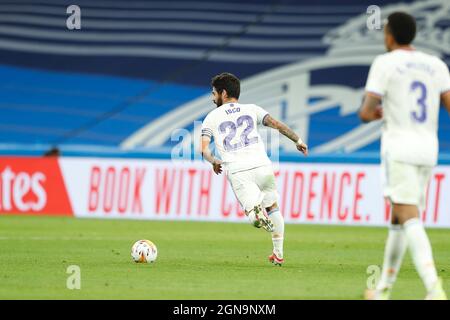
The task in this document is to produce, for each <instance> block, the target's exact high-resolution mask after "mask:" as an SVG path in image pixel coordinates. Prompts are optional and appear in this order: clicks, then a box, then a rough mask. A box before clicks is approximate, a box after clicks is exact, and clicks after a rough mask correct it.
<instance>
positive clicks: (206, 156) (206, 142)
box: [201, 136, 222, 174]
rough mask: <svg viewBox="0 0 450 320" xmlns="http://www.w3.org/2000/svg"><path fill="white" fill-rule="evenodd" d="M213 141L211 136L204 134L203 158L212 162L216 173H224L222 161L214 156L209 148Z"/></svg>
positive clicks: (202, 143)
mask: <svg viewBox="0 0 450 320" xmlns="http://www.w3.org/2000/svg"><path fill="white" fill-rule="evenodd" d="M210 143H211V138H210V137H208V136H202V140H201V153H202V157H203V159H205V160H206V161H208V162H209V163H211V164H212V166H213V170H214V172H215V173H216V174H221V173H222V161H220V160H219V159H217V158H216V157H214V156H213V154H212V152H211V149H209V144H210Z"/></svg>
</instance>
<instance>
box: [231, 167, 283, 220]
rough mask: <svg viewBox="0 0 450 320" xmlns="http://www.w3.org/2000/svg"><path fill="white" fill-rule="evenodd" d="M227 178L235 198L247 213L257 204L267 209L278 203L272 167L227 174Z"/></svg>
mask: <svg viewBox="0 0 450 320" xmlns="http://www.w3.org/2000/svg"><path fill="white" fill-rule="evenodd" d="M227 178H228V181H229V182H230V184H231V188H232V189H233V192H234V194H235V195H236V198H237V199H238V201H239V203H240V204H241V206H242V208H243V209H244V210H245V211H247V212H249V211H250V210H252V209H253V208H254V207H255V206H257V205H259V204H261V205H262V206H263V208H267V207H270V206H272V205H273V204H274V203H275V202H277V201H278V191H277V186H276V183H275V175H274V172H273V168H272V165H265V166H260V167H256V168H253V169H249V170H245V171H238V172H234V173H227Z"/></svg>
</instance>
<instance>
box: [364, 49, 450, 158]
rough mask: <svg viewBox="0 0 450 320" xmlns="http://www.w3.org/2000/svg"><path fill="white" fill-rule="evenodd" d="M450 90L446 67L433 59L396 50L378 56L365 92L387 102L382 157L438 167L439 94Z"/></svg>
mask: <svg viewBox="0 0 450 320" xmlns="http://www.w3.org/2000/svg"><path fill="white" fill-rule="evenodd" d="M448 90H450V75H449V71H448V67H447V65H446V64H445V63H444V62H443V61H441V60H440V59H439V58H437V57H435V56H432V55H429V54H426V53H423V52H420V51H416V50H404V49H397V50H394V51H392V52H389V53H385V54H382V55H379V56H378V57H376V58H375V60H374V62H373V63H372V66H371V68H370V71H369V77H368V79H367V84H366V91H367V92H371V93H373V94H376V95H378V96H380V97H381V98H382V101H383V102H382V105H383V129H382V137H381V156H382V157H383V158H386V157H387V158H390V159H393V160H396V161H400V162H405V163H410V164H414V165H426V166H433V165H435V164H436V162H437V156H438V149H439V146H438V138H437V130H438V117H439V106H440V102H441V94H443V93H444V92H447V91H448Z"/></svg>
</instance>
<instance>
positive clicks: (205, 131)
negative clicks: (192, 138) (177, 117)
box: [202, 115, 213, 138]
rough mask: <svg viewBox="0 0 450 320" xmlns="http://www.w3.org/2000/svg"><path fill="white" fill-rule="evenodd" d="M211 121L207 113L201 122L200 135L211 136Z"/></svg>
mask: <svg viewBox="0 0 450 320" xmlns="http://www.w3.org/2000/svg"><path fill="white" fill-rule="evenodd" d="M211 122H212V121H211V116H210V115H207V116H206V118H205V119H204V120H203V123H202V137H203V136H207V137H210V138H211V137H212V136H213V128H212V123H211Z"/></svg>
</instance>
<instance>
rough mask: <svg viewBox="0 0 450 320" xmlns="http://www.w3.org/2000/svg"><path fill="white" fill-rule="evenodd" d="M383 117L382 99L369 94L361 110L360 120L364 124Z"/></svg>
mask: <svg viewBox="0 0 450 320" xmlns="http://www.w3.org/2000/svg"><path fill="white" fill-rule="evenodd" d="M382 117H383V109H382V108H381V98H380V97H379V96H377V95H374V94H372V93H367V94H366V97H365V98H364V102H363V104H362V106H361V108H360V109H359V118H360V119H361V120H362V121H363V122H371V121H374V120H378V119H381V118H382Z"/></svg>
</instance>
